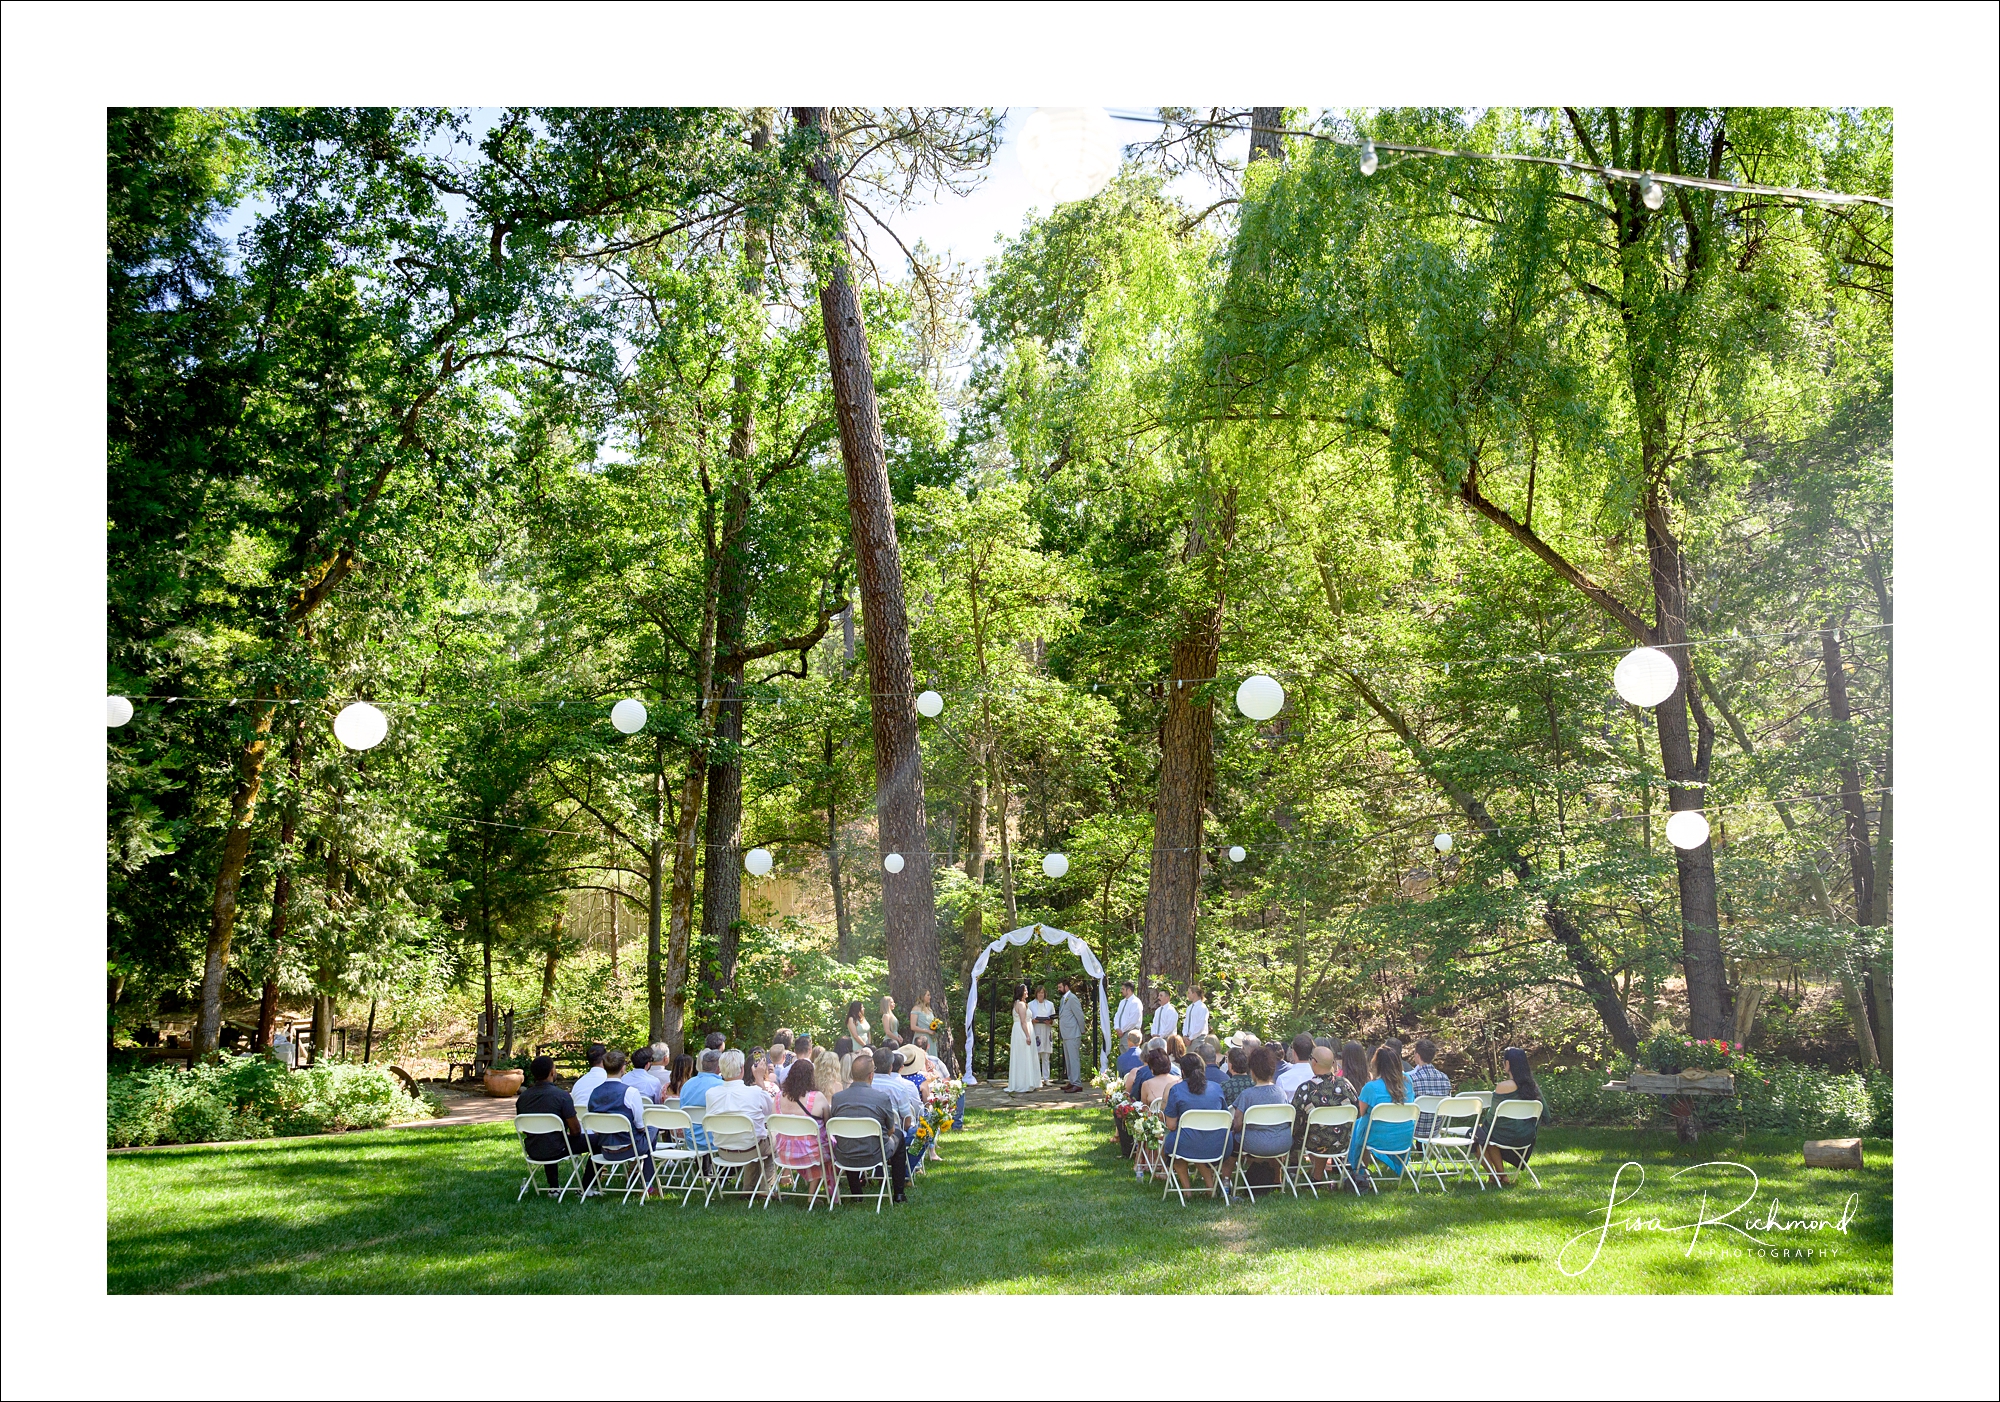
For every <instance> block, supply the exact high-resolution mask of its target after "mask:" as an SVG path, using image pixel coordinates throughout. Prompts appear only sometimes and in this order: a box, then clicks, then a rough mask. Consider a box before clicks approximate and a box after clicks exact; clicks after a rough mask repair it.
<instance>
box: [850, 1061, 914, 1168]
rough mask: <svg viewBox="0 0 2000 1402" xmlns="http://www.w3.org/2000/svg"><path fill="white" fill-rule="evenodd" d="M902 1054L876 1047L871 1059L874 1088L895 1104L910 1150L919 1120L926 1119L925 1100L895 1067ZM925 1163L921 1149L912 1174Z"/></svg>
mask: <svg viewBox="0 0 2000 1402" xmlns="http://www.w3.org/2000/svg"><path fill="white" fill-rule="evenodd" d="M899 1055H900V1053H899V1052H897V1051H896V1050H895V1049H894V1048H892V1047H888V1046H880V1047H877V1048H875V1051H874V1054H873V1057H872V1060H873V1061H874V1063H875V1089H877V1090H879V1091H881V1092H882V1093H883V1094H884V1095H886V1096H888V1097H889V1099H891V1100H893V1101H894V1102H895V1103H896V1114H897V1115H898V1116H899V1117H900V1118H901V1120H902V1124H903V1147H904V1148H905V1149H909V1148H911V1147H912V1146H913V1145H914V1143H915V1138H914V1136H915V1131H916V1127H917V1121H918V1120H920V1119H922V1118H923V1117H924V1099H923V1097H922V1096H921V1095H919V1094H918V1093H917V1088H916V1087H915V1086H913V1085H911V1084H910V1083H909V1081H908V1080H907V1079H905V1078H904V1077H903V1076H902V1074H901V1073H900V1071H899V1069H898V1067H897V1064H896V1063H897V1057H898V1056H899ZM859 1059H860V1058H858V1057H857V1058H856V1060H859ZM922 1160H923V1151H922V1150H921V1149H919V1150H918V1151H917V1152H916V1153H915V1154H913V1155H911V1157H910V1160H909V1164H910V1168H911V1170H912V1171H913V1172H914V1171H915V1169H916V1167H917V1165H918V1163H920V1162H921V1161H922Z"/></svg>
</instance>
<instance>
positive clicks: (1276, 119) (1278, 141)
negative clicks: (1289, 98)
mask: <svg viewBox="0 0 2000 1402" xmlns="http://www.w3.org/2000/svg"><path fill="white" fill-rule="evenodd" d="M1284 124H1285V109H1284V108H1282V107H1252V108H1251V109H1250V159H1251V160H1253V161H1258V160H1264V159H1266V158H1268V159H1271V160H1279V159H1282V158H1283V156H1284V154H1285V139H1284V138H1283V137H1282V136H1279V135H1278V129H1279V128H1280V127H1282V126H1284Z"/></svg>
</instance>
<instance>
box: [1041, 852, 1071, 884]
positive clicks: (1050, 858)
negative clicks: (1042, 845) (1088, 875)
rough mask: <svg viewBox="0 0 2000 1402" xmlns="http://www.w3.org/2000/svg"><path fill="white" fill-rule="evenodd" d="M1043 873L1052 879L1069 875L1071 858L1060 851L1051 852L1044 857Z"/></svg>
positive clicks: (1060, 878) (1058, 879)
mask: <svg viewBox="0 0 2000 1402" xmlns="http://www.w3.org/2000/svg"><path fill="white" fill-rule="evenodd" d="M1042 875H1044V876H1046V877H1048V878H1049V880H1051V881H1060V880H1062V879H1063V878H1064V877H1065V876H1068V875H1069V858H1068V857H1065V856H1064V855H1063V854H1062V853H1060V852H1051V853H1049V854H1048V855H1047V856H1046V857H1043V858H1042Z"/></svg>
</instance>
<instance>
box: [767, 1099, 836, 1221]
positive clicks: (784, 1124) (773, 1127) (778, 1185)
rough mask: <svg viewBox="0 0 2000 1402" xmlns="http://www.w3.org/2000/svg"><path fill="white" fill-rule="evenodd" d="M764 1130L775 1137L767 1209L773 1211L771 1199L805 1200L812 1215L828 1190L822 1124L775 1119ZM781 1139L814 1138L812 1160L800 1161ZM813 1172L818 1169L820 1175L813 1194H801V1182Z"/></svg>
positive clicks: (787, 1117)
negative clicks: (799, 1187)
mask: <svg viewBox="0 0 2000 1402" xmlns="http://www.w3.org/2000/svg"><path fill="white" fill-rule="evenodd" d="M764 1128H765V1129H767V1130H769V1131H770V1133H771V1163H770V1175H769V1180H768V1183H767V1186H766V1187H765V1190H764V1206H766V1207H769V1206H770V1205H771V1199H772V1198H776V1197H786V1198H804V1199H805V1200H806V1211H808V1212H811V1211H812V1210H813V1207H814V1206H815V1205H816V1204H817V1203H818V1201H819V1195H820V1193H821V1192H822V1191H825V1190H826V1186H827V1175H826V1172H825V1159H824V1157H823V1155H822V1153H821V1150H820V1147H819V1146H820V1137H819V1121H818V1120H815V1119H814V1118H812V1117H811V1116H810V1115H772V1116H771V1117H770V1118H769V1119H767V1120H765V1121H764ZM779 1135H787V1136H789V1137H791V1138H792V1139H795V1140H796V1139H806V1138H810V1139H811V1140H812V1142H813V1150H812V1154H811V1156H810V1157H807V1158H799V1157H797V1155H796V1154H795V1153H792V1152H790V1151H789V1150H788V1147H787V1146H785V1145H783V1144H782V1143H781V1142H780V1141H779V1138H778V1136H779ZM809 1168H818V1169H820V1172H819V1173H817V1174H814V1175H812V1191H811V1192H809V1193H802V1192H800V1191H799V1190H798V1183H799V1179H800V1177H801V1176H803V1175H805V1173H806V1170H807V1169H809ZM787 1178H789V1179H790V1180H791V1183H792V1187H791V1189H790V1191H786V1189H785V1186H784V1185H785V1180H786V1179H787Z"/></svg>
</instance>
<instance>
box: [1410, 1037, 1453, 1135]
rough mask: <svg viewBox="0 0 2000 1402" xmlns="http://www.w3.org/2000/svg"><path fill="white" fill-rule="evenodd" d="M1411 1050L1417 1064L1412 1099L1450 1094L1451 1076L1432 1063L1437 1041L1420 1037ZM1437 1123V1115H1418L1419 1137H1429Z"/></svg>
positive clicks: (1411, 1076)
mask: <svg viewBox="0 0 2000 1402" xmlns="http://www.w3.org/2000/svg"><path fill="white" fill-rule="evenodd" d="M1410 1052H1411V1055H1412V1056H1413V1057H1414V1059H1415V1061H1416V1065H1414V1066H1412V1067H1411V1068H1410V1099H1412V1100H1415V1099H1416V1098H1417V1097H1418V1096H1420V1095H1450V1094H1451V1077H1449V1076H1447V1075H1445V1073H1444V1072H1442V1071H1440V1070H1438V1069H1437V1067H1435V1066H1433V1065H1431V1063H1432V1062H1433V1061H1436V1060H1437V1054H1438V1049H1437V1043H1436V1042H1433V1041H1432V1040H1431V1039H1430V1038H1428V1037H1419V1038H1417V1043H1416V1045H1415V1046H1413V1047H1411V1048H1410ZM1436 1125H1437V1116H1436V1115H1419V1116H1417V1138H1419V1139H1426V1138H1429V1136H1430V1132H1431V1130H1432V1129H1433V1128H1435V1127H1436Z"/></svg>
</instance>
